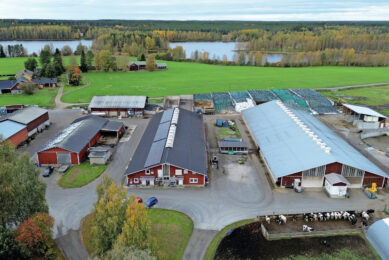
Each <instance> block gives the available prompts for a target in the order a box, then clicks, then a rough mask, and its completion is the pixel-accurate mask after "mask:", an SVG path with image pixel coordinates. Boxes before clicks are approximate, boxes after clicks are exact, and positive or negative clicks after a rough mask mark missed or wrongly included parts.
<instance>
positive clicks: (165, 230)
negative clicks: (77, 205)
mask: <svg viewBox="0 0 389 260" xmlns="http://www.w3.org/2000/svg"><path fill="white" fill-rule="evenodd" d="M149 216H150V219H151V223H152V224H151V233H152V234H151V235H152V237H153V239H154V244H155V245H156V249H155V251H156V252H155V254H156V256H157V258H158V259H166V260H168V259H169V260H170V259H172V260H181V259H182V256H183V255H184V251H185V248H186V245H187V244H188V242H189V239H190V236H191V235H192V231H193V222H192V220H191V219H190V218H189V217H188V216H187V215H185V214H183V213H181V212H178V211H174V210H167V209H150V210H149ZM92 219H93V218H92V215H91V214H90V215H88V216H86V217H85V218H84V220H83V221H82V225H81V232H82V241H83V243H84V246H85V248H86V250H87V251H88V253H89V255H93V252H94V251H95V249H94V245H93V243H92V241H93V238H92V237H91V232H90V230H91V227H92Z"/></svg>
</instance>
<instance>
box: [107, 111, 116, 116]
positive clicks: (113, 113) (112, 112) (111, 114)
mask: <svg viewBox="0 0 389 260" xmlns="http://www.w3.org/2000/svg"><path fill="white" fill-rule="evenodd" d="M109 116H118V112H117V111H109Z"/></svg>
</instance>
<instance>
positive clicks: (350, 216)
mask: <svg viewBox="0 0 389 260" xmlns="http://www.w3.org/2000/svg"><path fill="white" fill-rule="evenodd" d="M372 213H374V209H369V210H366V211H332V212H318V213H304V214H303V215H302V218H303V219H304V221H305V222H310V221H328V220H348V221H349V222H350V223H351V224H352V225H355V224H356V223H357V217H361V218H362V226H364V227H366V226H367V225H368V220H369V218H370V214H372ZM273 218H274V217H273ZM297 218H298V217H297V214H294V215H292V220H293V222H296V221H297ZM271 219H272V217H269V216H265V221H266V223H268V224H270V222H271ZM274 219H275V222H276V223H277V224H280V225H281V224H286V221H287V218H286V216H284V215H276V216H275V218H274ZM303 231H304V232H312V231H314V229H313V228H312V227H309V226H308V225H303Z"/></svg>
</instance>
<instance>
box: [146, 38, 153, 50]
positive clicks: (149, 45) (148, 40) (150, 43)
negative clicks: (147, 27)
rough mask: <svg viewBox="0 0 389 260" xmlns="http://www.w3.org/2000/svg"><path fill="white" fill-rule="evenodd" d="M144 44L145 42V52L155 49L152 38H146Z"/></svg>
mask: <svg viewBox="0 0 389 260" xmlns="http://www.w3.org/2000/svg"><path fill="white" fill-rule="evenodd" d="M145 42H146V43H145V45H146V49H147V50H152V49H154V48H155V40H154V38H151V37H149V36H147V37H146V39H145Z"/></svg>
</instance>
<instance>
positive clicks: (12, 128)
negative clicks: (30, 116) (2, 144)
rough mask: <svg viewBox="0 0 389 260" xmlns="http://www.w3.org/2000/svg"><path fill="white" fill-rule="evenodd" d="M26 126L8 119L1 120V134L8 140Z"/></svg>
mask: <svg viewBox="0 0 389 260" xmlns="http://www.w3.org/2000/svg"><path fill="white" fill-rule="evenodd" d="M24 128H26V126H25V125H22V124H19V123H16V122H13V121H9V120H6V121H3V122H0V135H1V137H2V138H3V139H4V140H6V139H8V138H10V137H11V136H13V135H15V134H17V133H19V132H20V131H21V130H23V129H24Z"/></svg>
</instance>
